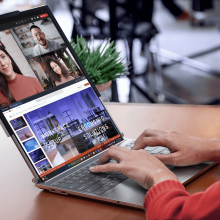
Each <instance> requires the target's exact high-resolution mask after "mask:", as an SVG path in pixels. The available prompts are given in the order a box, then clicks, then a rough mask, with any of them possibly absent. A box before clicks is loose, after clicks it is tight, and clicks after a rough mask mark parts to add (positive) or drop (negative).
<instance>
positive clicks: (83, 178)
mask: <svg viewBox="0 0 220 220" xmlns="http://www.w3.org/2000/svg"><path fill="white" fill-rule="evenodd" d="M92 178H94V176H84V177H82V178H81V180H83V181H85V182H86V181H88V180H90V179H92Z"/></svg>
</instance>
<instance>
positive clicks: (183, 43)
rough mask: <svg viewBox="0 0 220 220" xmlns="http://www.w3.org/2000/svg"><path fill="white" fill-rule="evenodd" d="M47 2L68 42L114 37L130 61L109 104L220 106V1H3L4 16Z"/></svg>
mask: <svg viewBox="0 0 220 220" xmlns="http://www.w3.org/2000/svg"><path fill="white" fill-rule="evenodd" d="M44 4H47V5H48V6H49V7H50V9H51V11H52V12H53V13H54V16H55V17H56V19H57V21H58V23H59V24H60V26H61V28H62V29H63V31H64V33H65V35H66V36H67V38H68V39H69V40H71V39H72V38H73V39H76V35H77V34H78V35H82V36H83V37H85V38H86V39H90V37H91V35H92V36H94V38H95V40H96V41H95V42H96V43H97V44H98V43H99V42H102V41H103V40H104V39H106V38H111V39H112V40H115V41H116V44H117V50H118V51H120V52H121V57H123V58H124V57H125V60H126V61H130V62H131V64H130V68H129V73H130V74H129V75H128V76H126V77H125V76H124V77H121V78H118V79H117V80H116V81H115V82H114V83H113V84H112V87H111V91H112V95H111V101H116V102H124V103H126V102H132V103H169V104H201V105H219V103H220V0H209V1H207V0H175V1H174V0H16V1H14V0H13V1H12V0H0V14H4V13H8V12H11V11H14V10H20V11H22V10H26V9H29V8H33V7H38V6H40V5H44ZM0 40H1V39H0Z"/></svg>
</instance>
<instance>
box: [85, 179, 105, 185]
mask: <svg viewBox="0 0 220 220" xmlns="http://www.w3.org/2000/svg"><path fill="white" fill-rule="evenodd" d="M97 182H98V181H94V180H89V181H88V182H87V183H88V184H91V185H92V184H95V183H97ZM101 184H102V183H101Z"/></svg>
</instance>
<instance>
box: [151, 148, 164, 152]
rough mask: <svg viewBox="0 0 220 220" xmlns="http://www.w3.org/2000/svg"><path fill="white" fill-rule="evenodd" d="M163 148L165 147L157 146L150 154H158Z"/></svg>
mask: <svg viewBox="0 0 220 220" xmlns="http://www.w3.org/2000/svg"><path fill="white" fill-rule="evenodd" d="M162 150H164V147H156V148H155V149H154V150H152V151H150V154H158V153H159V152H160V151H162Z"/></svg>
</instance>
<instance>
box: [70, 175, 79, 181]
mask: <svg viewBox="0 0 220 220" xmlns="http://www.w3.org/2000/svg"><path fill="white" fill-rule="evenodd" d="M71 179H72V180H79V179H80V177H76V176H74V177H71Z"/></svg>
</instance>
